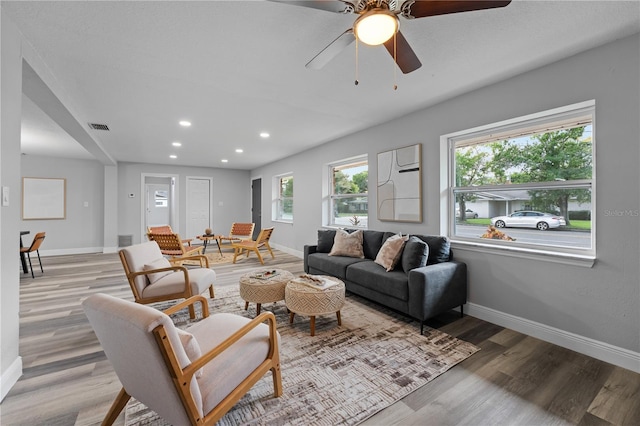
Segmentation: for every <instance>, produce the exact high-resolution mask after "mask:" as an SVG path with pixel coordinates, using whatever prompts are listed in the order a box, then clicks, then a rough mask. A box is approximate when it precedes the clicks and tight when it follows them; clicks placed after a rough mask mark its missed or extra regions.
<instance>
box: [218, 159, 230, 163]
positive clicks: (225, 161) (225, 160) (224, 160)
mask: <svg viewBox="0 0 640 426" xmlns="http://www.w3.org/2000/svg"><path fill="white" fill-rule="evenodd" d="M220 161H222V162H223V163H228V162H229V160H227V159H226V158H223V159H222V160H220Z"/></svg>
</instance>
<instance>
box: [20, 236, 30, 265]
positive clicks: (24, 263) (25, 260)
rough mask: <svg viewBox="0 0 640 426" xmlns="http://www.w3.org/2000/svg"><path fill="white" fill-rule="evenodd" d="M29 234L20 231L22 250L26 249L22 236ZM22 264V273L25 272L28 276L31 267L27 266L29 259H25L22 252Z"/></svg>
mask: <svg viewBox="0 0 640 426" xmlns="http://www.w3.org/2000/svg"><path fill="white" fill-rule="evenodd" d="M29 233H30V232H29V231H20V248H22V247H24V245H23V244H22V236H23V235H28V234H29ZM20 262H22V272H24V273H25V274H28V273H29V267H28V266H27V258H26V257H25V255H24V253H23V252H22V251H21V252H20Z"/></svg>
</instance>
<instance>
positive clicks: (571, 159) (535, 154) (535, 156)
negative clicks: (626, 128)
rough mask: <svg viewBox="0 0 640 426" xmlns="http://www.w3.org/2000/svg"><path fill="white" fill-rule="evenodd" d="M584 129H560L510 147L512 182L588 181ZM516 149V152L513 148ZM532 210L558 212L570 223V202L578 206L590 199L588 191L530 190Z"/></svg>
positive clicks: (589, 166)
mask: <svg viewBox="0 0 640 426" xmlns="http://www.w3.org/2000/svg"><path fill="white" fill-rule="evenodd" d="M584 129H585V128H584V127H576V128H573V129H563V130H557V131H553V132H546V133H541V134H538V135H534V136H532V138H531V139H532V140H531V141H530V142H529V143H526V144H520V145H515V144H514V143H513V142H512V143H511V144H512V146H511V147H510V151H509V156H510V161H511V163H512V164H517V167H516V168H517V171H516V172H514V173H512V174H511V176H510V177H511V182H513V183H529V182H553V181H572V180H579V179H591V176H592V144H591V140H590V139H583V138H582V136H583V134H584ZM514 148H515V149H514ZM529 195H530V196H531V204H532V208H534V209H538V210H546V211H550V210H553V211H556V210H558V211H559V213H560V215H562V216H564V217H565V219H566V221H567V225H570V221H569V201H570V200H576V201H577V202H579V203H583V202H588V201H590V200H591V192H590V191H589V190H587V189H557V190H535V191H529Z"/></svg>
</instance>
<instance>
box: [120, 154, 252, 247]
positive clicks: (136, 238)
mask: <svg viewBox="0 0 640 426" xmlns="http://www.w3.org/2000/svg"><path fill="white" fill-rule="evenodd" d="M143 173H145V174H167V175H179V179H178V194H179V195H178V203H179V212H178V217H179V228H178V230H177V231H178V232H182V233H183V234H184V232H185V231H186V229H187V207H186V202H185V194H186V188H187V183H186V182H187V177H188V176H197V177H210V178H212V179H213V223H212V226H211V228H212V229H213V231H214V232H215V233H224V234H227V233H229V230H230V229H231V224H232V223H233V222H250V221H251V181H250V179H249V172H248V171H246V170H233V169H214V168H204V167H177V166H167V165H154V164H138V163H118V194H117V197H118V198H117V203H118V206H119V208H118V234H119V235H133V242H134V243H139V242H140V240H141V238H142V236H141V233H140V232H141V230H142V226H143V225H142V221H141V218H142V216H141V208H140V206H141V201H140V189H141V175H142V174H143ZM128 194H135V197H134V198H129V196H128ZM220 204H222V205H220ZM202 231H203V232H204V229H203V230H202ZM181 236H183V237H185V238H186V237H187V235H181ZM188 237H193V236H192V235H189V236H188Z"/></svg>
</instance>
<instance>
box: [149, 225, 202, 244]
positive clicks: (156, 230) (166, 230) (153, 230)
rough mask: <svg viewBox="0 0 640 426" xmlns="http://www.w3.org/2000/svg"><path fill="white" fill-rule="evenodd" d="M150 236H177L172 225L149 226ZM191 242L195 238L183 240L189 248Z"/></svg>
mask: <svg viewBox="0 0 640 426" xmlns="http://www.w3.org/2000/svg"><path fill="white" fill-rule="evenodd" d="M147 233H148V234H175V232H173V229H171V225H162V226H147ZM191 241H193V238H186V239H183V240H182V242H183V243H184V244H186V245H188V246H190V245H191Z"/></svg>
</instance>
